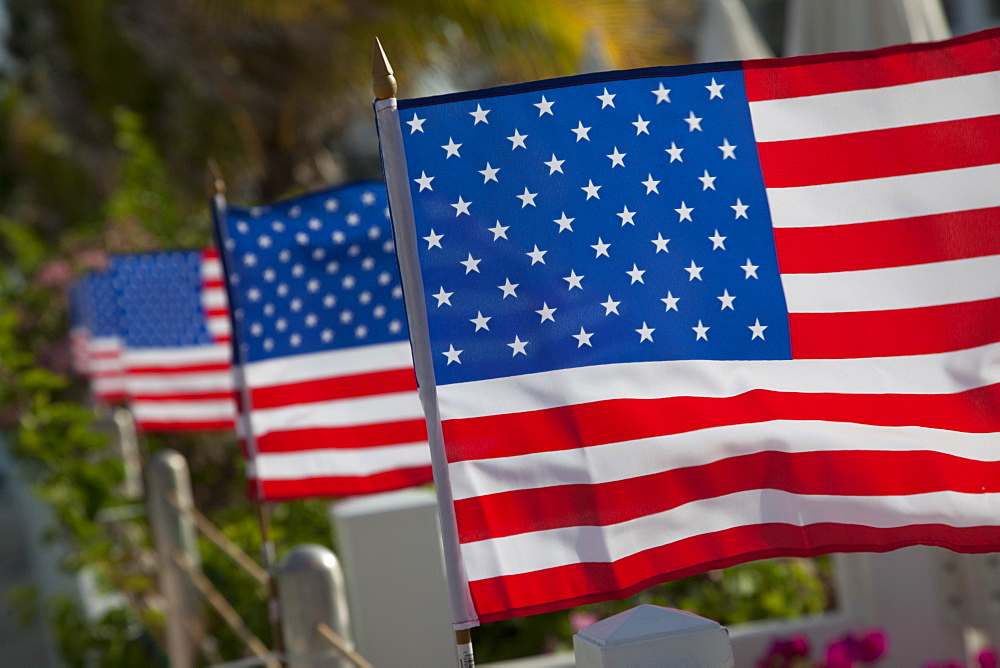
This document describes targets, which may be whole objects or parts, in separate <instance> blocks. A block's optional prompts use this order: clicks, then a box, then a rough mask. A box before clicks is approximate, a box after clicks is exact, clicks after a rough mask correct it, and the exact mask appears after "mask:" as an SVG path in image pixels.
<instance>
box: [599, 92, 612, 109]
mask: <svg viewBox="0 0 1000 668" xmlns="http://www.w3.org/2000/svg"><path fill="white" fill-rule="evenodd" d="M597 99H598V100H600V101H601V109H604V107H614V106H615V102H614V99H615V94H614V93H609V92H608V89H607V88H605V89H604V94H603V95H598V96H597Z"/></svg>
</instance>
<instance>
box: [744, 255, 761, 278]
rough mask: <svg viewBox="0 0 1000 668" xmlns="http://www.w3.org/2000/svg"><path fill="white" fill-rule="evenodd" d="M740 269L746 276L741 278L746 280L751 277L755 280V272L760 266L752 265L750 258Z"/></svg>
mask: <svg viewBox="0 0 1000 668" xmlns="http://www.w3.org/2000/svg"><path fill="white" fill-rule="evenodd" d="M740 269H742V270H743V271H745V272H746V274H747V275H746V276H744V277H743V278H745V279H746V278H750V277H751V276H753V277H754V278H757V270H758V269H760V265H758V264H752V263H751V262H750V258H747V263H746V264H745V265H743V266H742V267H740Z"/></svg>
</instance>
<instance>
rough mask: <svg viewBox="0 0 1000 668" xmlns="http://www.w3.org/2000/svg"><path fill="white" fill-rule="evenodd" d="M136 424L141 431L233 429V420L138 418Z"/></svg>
mask: <svg viewBox="0 0 1000 668" xmlns="http://www.w3.org/2000/svg"><path fill="white" fill-rule="evenodd" d="M135 426H136V428H137V429H139V430H140V431H144V432H146V431H183V432H188V431H232V430H233V429H235V423H234V422H233V420H201V421H194V420H178V421H163V420H137V421H136V423H135Z"/></svg>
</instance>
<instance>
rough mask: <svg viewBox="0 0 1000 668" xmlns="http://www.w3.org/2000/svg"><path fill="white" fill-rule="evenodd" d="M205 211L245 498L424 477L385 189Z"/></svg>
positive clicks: (359, 188) (334, 492)
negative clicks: (222, 308) (235, 400)
mask: <svg viewBox="0 0 1000 668" xmlns="http://www.w3.org/2000/svg"><path fill="white" fill-rule="evenodd" d="M216 207H217V210H216V228H217V232H218V234H219V237H220V247H222V248H223V249H224V258H225V266H226V272H225V277H226V280H227V282H228V289H229V294H230V296H231V299H232V304H233V308H234V316H235V317H234V324H235V346H236V351H237V353H236V354H237V359H238V360H239V373H240V375H241V376H242V378H243V383H244V385H245V392H244V393H243V396H242V397H241V406H242V415H243V418H244V422H245V425H246V427H245V429H246V433H245V434H244V435H243V438H244V441H245V450H246V454H247V457H248V459H249V466H248V471H249V476H248V477H249V478H251V480H250V483H251V485H250V487H251V489H250V491H251V493H252V494H253V495H255V496H256V497H258V498H261V499H269V500H290V499H297V498H305V497H312V496H347V495H354V494H370V493H375V492H383V491H388V490H393V489H400V488H404V487H411V486H414V485H421V484H425V483H428V482H430V481H431V479H432V476H431V471H430V451H429V449H428V446H427V435H426V428H425V426H424V419H423V411H422V408H421V405H420V401H419V399H418V397H417V385H416V377H415V375H414V373H413V361H412V356H411V353H410V345H409V341H408V338H407V327H406V317H405V313H404V307H403V294H402V288H401V287H400V282H399V270H398V268H397V265H396V257H395V248H394V244H393V241H392V235H391V234H390V228H389V222H388V209H387V202H386V194H385V186H384V185H382V184H381V183H374V182H371V183H369V182H363V183H356V184H351V185H347V186H342V187H338V188H333V189H329V190H325V191H321V192H315V193H310V194H307V195H303V196H301V197H297V198H294V199H290V200H286V201H282V202H278V203H275V204H271V205H268V206H263V207H254V208H239V207H228V206H225V204H224V203H222V202H217V204H216Z"/></svg>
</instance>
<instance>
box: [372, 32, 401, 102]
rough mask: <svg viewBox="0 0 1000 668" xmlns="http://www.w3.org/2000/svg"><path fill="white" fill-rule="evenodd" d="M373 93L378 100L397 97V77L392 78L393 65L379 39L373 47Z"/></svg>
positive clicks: (376, 39)
mask: <svg viewBox="0 0 1000 668" xmlns="http://www.w3.org/2000/svg"><path fill="white" fill-rule="evenodd" d="M372 92H373V93H375V99H376V100H388V99H389V98H393V97H396V77H394V76H392V65H390V64H389V59H388V58H386V57H385V51H383V50H382V43H381V42H380V41H378V37H376V38H375V43H374V44H373V45H372Z"/></svg>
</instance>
